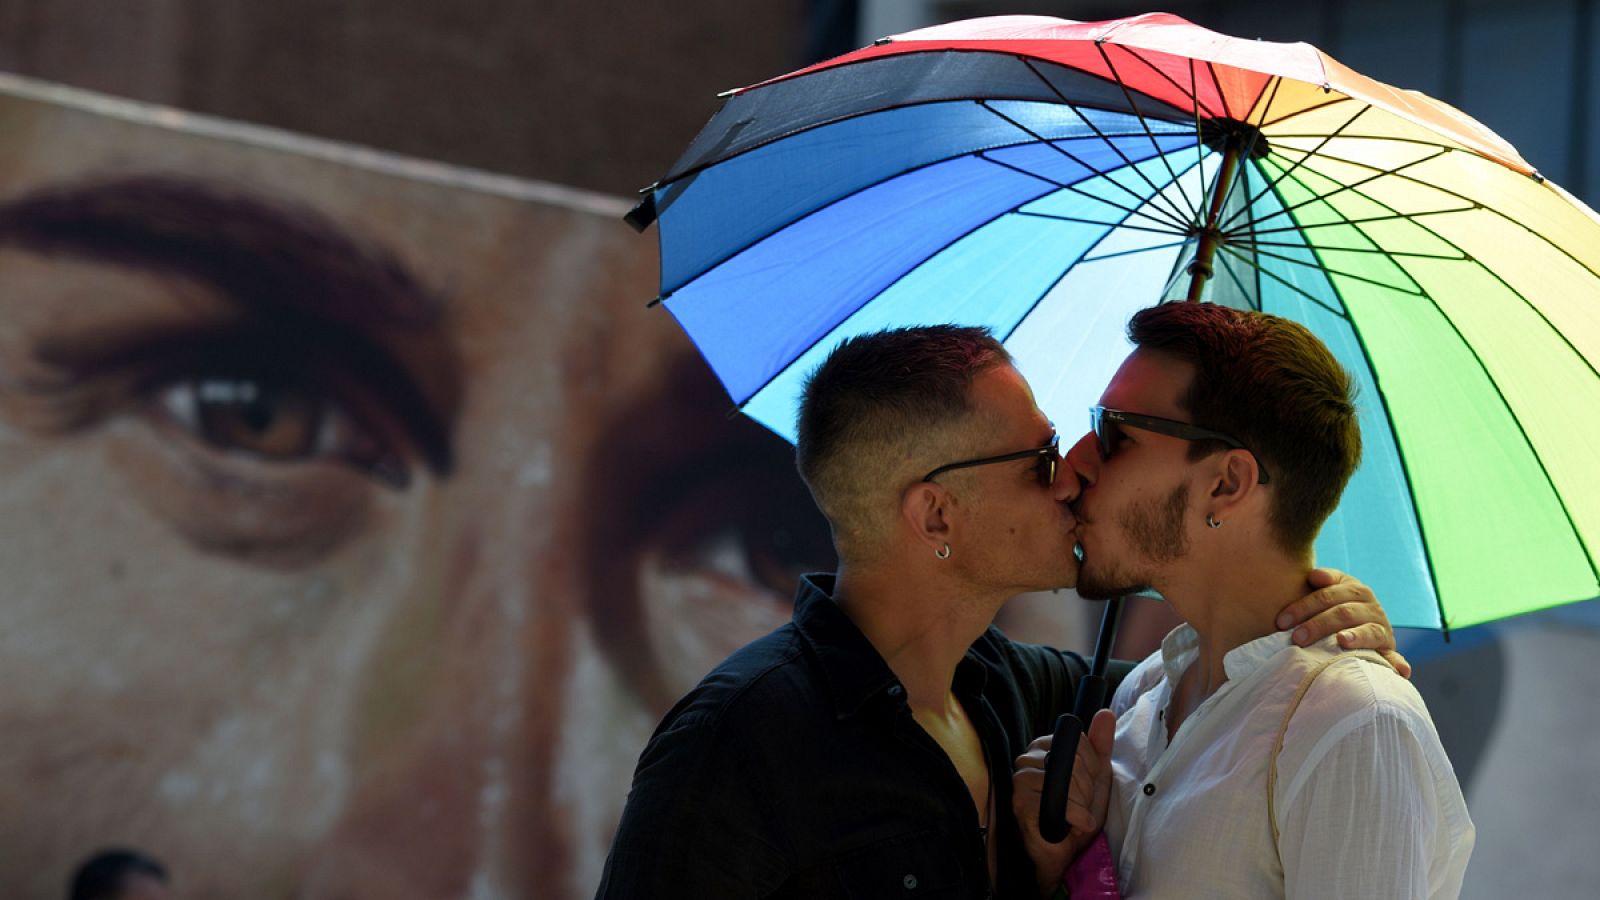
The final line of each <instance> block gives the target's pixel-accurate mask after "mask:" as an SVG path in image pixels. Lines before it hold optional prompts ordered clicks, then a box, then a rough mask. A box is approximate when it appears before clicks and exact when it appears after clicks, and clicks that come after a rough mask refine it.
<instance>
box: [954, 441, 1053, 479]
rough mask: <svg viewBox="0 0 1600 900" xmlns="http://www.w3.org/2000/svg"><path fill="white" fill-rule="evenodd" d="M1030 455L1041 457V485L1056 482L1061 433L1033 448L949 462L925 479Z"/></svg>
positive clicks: (1039, 474)
mask: <svg viewBox="0 0 1600 900" xmlns="http://www.w3.org/2000/svg"><path fill="white" fill-rule="evenodd" d="M1030 456H1037V457H1038V458H1039V462H1038V468H1037V470H1036V471H1037V474H1038V476H1039V486H1040V487H1049V486H1050V485H1052V484H1055V483H1056V465H1057V464H1058V463H1060V462H1061V435H1059V434H1052V435H1050V443H1048V444H1045V445H1044V446H1043V447H1035V448H1033V449H1032V450H1018V451H1017V452H1016V453H1003V454H1001V455H999V456H985V457H983V458H982V459H964V460H962V461H961V462H953V463H947V464H945V465H942V466H940V467H939V468H937V469H934V470H933V471H932V472H929V473H928V474H926V475H924V476H922V480H923V481H932V480H933V477H934V476H935V475H939V474H941V473H944V472H948V471H950V470H952V469H970V468H972V467H973V466H987V465H989V464H990V463H1003V462H1011V461H1012V460H1014V459H1027V458H1028V457H1030Z"/></svg>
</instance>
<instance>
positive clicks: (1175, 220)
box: [978, 100, 1188, 231]
mask: <svg viewBox="0 0 1600 900" xmlns="http://www.w3.org/2000/svg"><path fill="white" fill-rule="evenodd" d="M978 105H979V106H982V107H983V108H984V109H986V110H988V111H989V112H991V113H993V114H994V115H996V116H998V117H999V118H1000V119H1002V120H1004V121H1005V122H1007V123H1009V124H1011V125H1013V126H1015V127H1016V128H1018V129H1019V130H1021V131H1022V132H1023V133H1024V134H1026V135H1028V136H1029V137H1031V138H1033V139H1034V140H1035V141H1038V142H1039V143H1040V144H1041V145H1042V146H1045V147H1049V148H1050V149H1052V150H1054V151H1055V152H1057V153H1059V154H1061V155H1062V156H1065V157H1066V158H1067V159H1070V160H1072V161H1073V162H1075V163H1077V164H1078V165H1080V166H1083V167H1084V168H1085V169H1088V170H1089V171H1091V172H1093V173H1095V174H1096V175H1098V176H1099V177H1100V178H1102V179H1104V180H1105V181H1106V183H1108V184H1112V185H1116V186H1117V187H1119V188H1121V189H1122V191H1123V192H1124V193H1126V194H1127V195H1128V196H1130V197H1132V198H1133V199H1134V200H1135V201H1137V203H1138V206H1135V207H1133V209H1130V210H1129V212H1130V213H1131V212H1133V211H1134V210H1136V209H1138V208H1139V207H1143V206H1146V205H1148V204H1149V198H1147V197H1141V196H1139V194H1138V193H1137V192H1135V191H1134V190H1133V188H1130V187H1128V186H1127V185H1125V184H1122V183H1121V182H1119V181H1117V180H1116V179H1115V178H1113V177H1111V174H1110V172H1109V171H1102V170H1101V169H1099V168H1097V167H1095V166H1091V165H1089V164H1088V163H1086V162H1084V161H1083V160H1081V159H1079V158H1078V157H1077V156H1076V155H1075V154H1073V153H1070V152H1068V151H1067V150H1066V149H1064V148H1062V147H1058V146H1056V143H1055V142H1054V141H1050V140H1047V139H1045V138H1044V137H1041V136H1040V135H1038V134H1036V133H1035V132H1034V131H1033V129H1031V128H1029V127H1028V126H1026V125H1024V124H1022V123H1021V122H1018V121H1017V120H1016V119H1013V118H1011V117H1010V116H1008V115H1006V114H1005V113H1003V112H1001V111H999V110H998V109H995V108H994V107H992V106H990V105H989V104H988V103H985V102H984V101H982V100H979V101H978ZM1084 121H1085V122H1087V121H1088V120H1087V119H1085V120H1084ZM1089 127H1091V128H1093V127H1094V125H1093V124H1090V126H1089ZM1095 133H1096V134H1099V131H1098V130H1096V132H1095ZM1101 140H1102V141H1105V143H1106V144H1108V145H1109V146H1110V147H1111V149H1113V150H1115V151H1116V152H1117V155H1118V156H1120V157H1122V160H1123V162H1125V163H1126V162H1127V161H1128V158H1127V157H1126V156H1123V154H1122V149H1121V148H1120V147H1118V146H1117V145H1116V144H1113V143H1111V142H1110V141H1106V140H1105V138H1104V137H1101ZM979 158H981V159H984V160H987V161H988V162H995V161H994V160H992V159H989V158H988V157H987V156H983V155H982V154H981V153H980V154H979ZM995 164H996V165H1001V163H995ZM1128 168H1131V169H1133V170H1134V171H1135V172H1138V174H1139V175H1140V177H1142V178H1144V179H1145V181H1146V182H1147V183H1149V182H1150V179H1149V177H1148V176H1146V175H1145V174H1144V172H1143V171H1141V170H1140V169H1139V167H1138V166H1136V165H1133V164H1132V163H1129V164H1128ZM1150 186H1151V188H1152V189H1154V190H1155V191H1156V196H1160V195H1161V191H1160V189H1159V188H1156V187H1155V185H1154V184H1153V183H1151V184H1150ZM1095 199H1097V200H1101V199H1103V198H1099V197H1096V198H1095ZM1103 202H1106V203H1111V201H1109V200H1104V201H1103ZM1111 205H1113V206H1117V207H1118V208H1122V207H1121V206H1120V204H1115V203H1112V204H1111ZM1149 208H1150V210H1151V211H1152V212H1159V213H1161V214H1162V217H1163V218H1164V219H1168V221H1170V223H1171V224H1172V225H1173V227H1174V228H1175V229H1177V230H1178V231H1183V230H1185V229H1186V228H1187V227H1188V226H1187V224H1186V223H1184V222H1183V221H1182V219H1181V218H1180V217H1174V216H1173V214H1172V213H1171V212H1170V211H1168V210H1166V209H1164V208H1161V207H1158V206H1153V205H1151V206H1150V207H1149ZM1169 217H1170V218H1169ZM1152 218H1153V217H1152Z"/></svg>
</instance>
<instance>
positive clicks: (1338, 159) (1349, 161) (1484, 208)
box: [1300, 148, 1600, 278]
mask: <svg viewBox="0 0 1600 900" xmlns="http://www.w3.org/2000/svg"><path fill="white" fill-rule="evenodd" d="M1300 152H1305V151H1300ZM1449 152H1454V151H1452V150H1451V149H1450V148H1445V149H1443V150H1441V151H1440V152H1439V153H1435V154H1434V155H1432V156H1429V157H1426V158H1424V159H1420V160H1417V161H1416V162H1412V163H1407V164H1406V165H1404V166H1401V167H1399V168H1396V169H1393V170H1382V169H1378V168H1377V167H1375V166H1373V165H1371V164H1369V163H1363V162H1358V161H1356V160H1353V159H1344V158H1343V157H1339V156H1332V155H1329V154H1326V153H1323V154H1318V155H1319V156H1322V157H1323V158H1326V159H1331V160H1334V161H1336V162H1341V163H1345V164H1347V165H1351V166H1355V167H1357V168H1361V169H1367V170H1368V171H1375V172H1377V173H1378V175H1377V176H1374V177H1381V176H1383V175H1393V176H1394V177H1396V178H1399V179H1401V180H1402V181H1409V182H1411V183H1412V184H1415V185H1418V186H1420V187H1425V188H1428V189H1429V190H1432V191H1437V192H1438V193H1441V194H1444V195H1445V196H1447V197H1452V198H1454V199H1456V200H1460V201H1461V202H1463V203H1471V204H1472V208H1473V209H1474V210H1482V211H1484V212H1486V213H1490V214H1492V215H1495V216H1498V217H1499V218H1501V219H1504V220H1505V221H1507V222H1510V223H1511V224H1513V225H1516V226H1518V227H1520V228H1522V230H1524V231H1526V232H1528V233H1529V234H1531V235H1533V236H1534V237H1536V238H1538V239H1539V240H1540V241H1541V242H1543V243H1544V244H1546V245H1548V246H1549V247H1550V249H1552V250H1554V251H1556V252H1557V253H1560V254H1561V255H1562V256H1565V257H1566V258H1567V259H1570V260H1572V262H1573V264H1574V265H1577V266H1579V267H1580V268H1582V269H1583V270H1584V271H1586V272H1588V273H1589V274H1591V275H1594V276H1595V277H1597V278H1600V271H1597V270H1596V269H1595V268H1594V267H1593V266H1591V265H1589V264H1588V263H1586V262H1584V261H1583V260H1581V259H1579V258H1577V257H1576V256H1573V255H1572V253H1571V251H1569V250H1567V249H1566V248H1565V247H1563V246H1561V245H1560V244H1558V243H1556V242H1555V241H1552V240H1550V239H1549V238H1548V237H1546V236H1544V235H1543V234H1541V233H1540V232H1538V231H1535V230H1533V229H1532V228H1529V227H1528V226H1527V225H1526V224H1524V223H1522V222H1519V221H1518V220H1516V219H1514V218H1512V217H1511V216H1508V215H1506V214H1505V213H1503V212H1501V211H1500V210H1498V209H1495V208H1494V207H1492V206H1485V205H1484V204H1482V203H1480V202H1478V201H1477V200H1474V199H1472V198H1471V197H1468V196H1467V195H1465V194H1463V193H1461V192H1460V191H1454V190H1451V189H1450V188H1447V187H1444V186H1442V185H1438V184H1434V183H1433V182H1429V181H1424V180H1423V179H1421V178H1417V177H1414V176H1411V175H1407V174H1405V173H1403V172H1402V171H1401V169H1405V168H1409V167H1411V166H1414V165H1417V164H1418V163H1424V162H1428V161H1430V160H1433V159H1437V158H1438V157H1439V156H1441V155H1442V154H1444V153H1449ZM1462 152H1470V151H1462ZM1472 155H1473V156H1474V157H1475V158H1477V159H1482V157H1479V156H1477V154H1472ZM1485 162H1488V160H1485ZM1372 180H1373V179H1372V178H1366V179H1363V180H1361V181H1360V182H1357V183H1356V184H1357V185H1359V184H1366V183H1367V182H1369V181H1372ZM1355 186H1356V185H1351V187H1355ZM1344 189H1345V188H1341V190H1344ZM1333 193H1336V192H1330V193H1329V194H1326V195H1325V196H1330V197H1331V196H1333ZM1356 195H1357V196H1359V197H1363V198H1365V199H1367V200H1370V201H1371V202H1373V203H1375V204H1377V205H1378V206H1382V207H1383V208H1385V209H1389V208H1390V207H1389V206H1388V204H1386V203H1384V202H1383V201H1381V200H1377V199H1375V198H1373V197H1372V196H1370V195H1368V194H1364V193H1361V192H1360V191H1357V192H1356ZM1418 227H1420V228H1425V229H1427V231H1428V233H1429V234H1433V235H1434V236H1436V237H1438V238H1439V239H1440V240H1442V241H1445V242H1446V243H1451V242H1450V241H1449V240H1448V239H1447V238H1445V237H1443V236H1442V235H1439V234H1438V233H1437V232H1435V231H1433V229H1431V228H1427V226H1425V225H1422V224H1420V223H1418ZM1452 246H1454V245H1453V244H1452Z"/></svg>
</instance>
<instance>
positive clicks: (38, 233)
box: [0, 175, 461, 474]
mask: <svg viewBox="0 0 1600 900" xmlns="http://www.w3.org/2000/svg"><path fill="white" fill-rule="evenodd" d="M7 246H10V247H16V248H18V249H22V250H27V251H31V252H33V253H37V254H40V255H45V256H65V257H77V258H83V259H89V260H94V261H97V262H102V263H107V264H111V265H115V266H119V267H122V268H127V269H132V270H135V271H146V272H152V273H156V274H162V275H171V276H179V277H183V278H187V279H190V280H192V281H195V282H197V283H200V284H202V285H205V286H208V287H210V288H212V289H214V290H215V291H216V292H217V294H218V295H219V296H221V297H223V298H224V299H226V300H228V301H230V302H231V303H234V304H236V305H237V306H238V307H239V310H240V312H241V314H242V315H243V316H244V317H245V318H246V319H247V320H249V321H254V322H258V323H260V324H262V325H264V326H266V327H267V328H268V329H269V330H270V331H273V332H277V333H280V334H297V333H298V334H303V335H306V336H307V337H308V338H312V337H313V336H314V339H316V340H318V342H319V343H325V344H339V345H341V346H342V347H343V348H344V355H345V356H346V357H347V358H348V359H349V360H350V361H351V362H352V363H355V364H358V365H359V367H360V368H361V369H362V370H363V371H364V372H365V373H366V375H367V377H368V379H369V380H372V381H373V382H374V383H375V384H378V385H380V386H382V387H383V388H384V390H385V392H386V393H388V394H390V395H391V397H392V399H394V401H395V403H396V407H397V413H398V414H399V415H400V417H401V419H402V421H403V424H404V425H406V427H407V428H408V430H410V431H411V432H412V433H413V436H414V437H416V438H417V441H418V446H419V449H420V450H421V452H422V455H423V457H424V459H425V461H426V462H427V463H428V465H429V466H430V467H431V468H433V469H434V470H435V471H436V472H438V473H440V474H444V473H447V472H448V471H449V469H450V467H451V462H452V455H453V454H452V451H451V447H450V434H449V431H450V428H449V424H450V422H451V421H452V420H453V419H454V417H455V411H456V407H457V406H458V405H459V401H460V391H461V387H460V373H459V362H458V360H457V357H456V354H455V353H454V350H453V348H452V347H451V346H450V342H449V336H448V334H447V333H446V328H445V304H444V302H443V301H442V299H441V298H439V297H438V296H437V295H435V294H434V293H433V292H432V291H431V290H430V289H429V288H428V287H427V286H425V285H424V284H423V283H422V281H421V280H420V279H418V278H417V277H416V276H415V275H414V274H413V273H412V272H411V271H410V269H408V268H407V267H406V265H405V264H404V263H403V262H402V261H401V260H400V259H399V258H398V257H396V256H395V255H394V254H392V253H390V252H389V251H387V250H386V249H384V248H382V247H379V246H376V245H374V244H371V243H366V242H361V241H358V240H357V239H356V238H355V237H354V236H352V235H350V234H349V233H347V232H346V231H345V230H343V229H342V228H341V227H339V226H338V225H335V224H334V223H333V222H331V221H329V220H328V219H327V218H325V217H324V216H322V215H321V214H319V213H317V212H315V211H313V210H310V209H306V208H303V207H293V206H289V205H287V204H284V203H281V202H278V201H272V202H269V201H267V200H265V199H263V198H260V197H258V196H255V195H253V194H250V193H248V192H245V191H241V190H237V189H233V188H229V187H225V186H221V185H217V184H213V183H210V182H207V181H203V180H200V179H194V178H186V177H181V176H171V175H131V176H121V177H114V178H104V179H92V180H84V181H76V182H70V183H67V184H64V185H59V186H51V187H47V188H41V189H37V190H34V191H31V192H28V193H25V194H22V195H21V196H18V197H15V198H12V199H9V200H7V201H5V202H3V203H0V247H7ZM391 345H398V346H401V347H403V348H405V349H409V350H411V351H413V352H412V353H409V354H407V353H400V354H397V353H394V352H392V351H391V350H390V349H389V347H390V346H391ZM408 355H409V356H416V357H420V358H421V359H422V360H425V361H426V365H413V366H409V367H408V366H407V365H406V364H405V362H404V361H403V360H404V359H405V357H406V356H408ZM430 397H431V398H432V402H430V400H429V398H430Z"/></svg>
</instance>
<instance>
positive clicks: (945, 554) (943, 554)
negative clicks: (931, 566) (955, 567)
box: [933, 544, 950, 559]
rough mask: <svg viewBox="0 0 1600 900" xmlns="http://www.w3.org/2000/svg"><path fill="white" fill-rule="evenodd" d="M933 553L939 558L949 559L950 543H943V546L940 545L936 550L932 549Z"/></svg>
mask: <svg viewBox="0 0 1600 900" xmlns="http://www.w3.org/2000/svg"><path fill="white" fill-rule="evenodd" d="M933 555H934V556H937V557H939V558H940V559H949V558H950V545H949V544H945V545H944V546H943V547H940V548H939V549H938V550H935V551H933Z"/></svg>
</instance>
